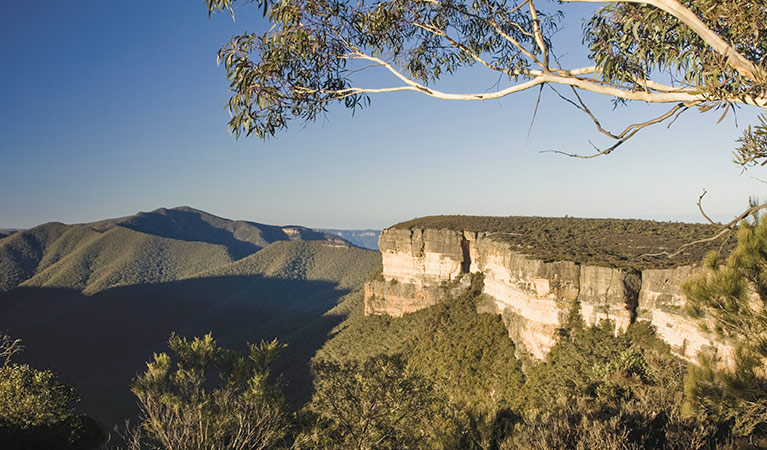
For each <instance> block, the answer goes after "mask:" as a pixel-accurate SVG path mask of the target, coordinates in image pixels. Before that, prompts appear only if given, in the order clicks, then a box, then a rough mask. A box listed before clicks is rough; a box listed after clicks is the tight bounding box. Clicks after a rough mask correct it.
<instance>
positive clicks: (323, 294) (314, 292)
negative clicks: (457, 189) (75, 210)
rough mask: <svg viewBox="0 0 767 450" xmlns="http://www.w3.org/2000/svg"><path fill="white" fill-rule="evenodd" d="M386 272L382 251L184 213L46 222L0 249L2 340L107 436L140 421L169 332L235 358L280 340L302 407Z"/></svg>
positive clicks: (294, 396) (300, 231)
mask: <svg viewBox="0 0 767 450" xmlns="http://www.w3.org/2000/svg"><path fill="white" fill-rule="evenodd" d="M291 230H292V231H291ZM304 238H306V239H308V240H303V239H304ZM195 239H197V240H195ZM201 239H207V240H208V242H203V241H201ZM262 245H263V246H264V247H263V248H262V247H261V246H262ZM248 246H251V247H248ZM247 249H251V250H252V251H251V252H250V253H249V254H247V255H244V257H242V258H241V259H236V258H235V257H234V256H233V255H235V254H236V253H237V252H241V253H243V252H245V250H247ZM248 251H250V250H248ZM380 264H381V260H380V254H379V253H378V252H374V251H370V250H365V249H361V248H358V247H354V246H352V245H350V244H349V243H347V242H346V241H343V240H341V239H339V238H337V237H336V236H332V235H327V234H325V233H320V232H316V231H312V230H309V229H307V228H303V227H274V226H262V225H259V224H255V223H252V222H235V221H228V220H226V219H220V218H216V217H215V216H211V215H208V214H206V213H202V212H199V211H195V210H191V209H189V208H181V209H176V210H158V211H155V212H152V213H146V214H139V215H136V216H132V217H130V218H122V219H111V220H106V221H102V222H95V223H91V224H79V225H64V224H60V223H51V224H46V225H42V226H39V227H36V228H33V229H30V230H26V231H23V232H18V233H15V234H14V235H11V236H8V237H6V238H3V239H2V241H0V282H2V284H1V285H0V286H1V287H2V289H0V330H4V331H7V332H8V333H9V334H10V335H12V336H14V337H18V338H21V339H22V340H23V341H24V344H25V346H26V347H27V351H26V352H25V353H24V355H23V357H24V359H26V360H27V361H28V362H30V363H32V364H34V365H35V366H37V367H41V368H50V369H52V370H54V371H55V372H57V373H59V374H60V375H61V376H62V378H63V379H64V380H65V381H66V382H68V383H71V384H73V385H74V386H75V387H76V388H77V389H78V391H79V392H80V393H81V394H82V403H81V407H82V409H83V410H84V411H87V412H88V413H90V414H92V415H94V416H95V417H96V418H98V419H99V420H100V421H101V422H102V423H103V424H105V425H106V426H108V427H111V426H112V425H114V424H116V423H120V422H121V421H122V419H123V418H125V417H128V416H131V415H133V414H135V412H136V411H135V401H134V398H133V395H132V394H131V392H130V389H129V385H130V380H131V379H132V378H133V377H134V376H135V375H136V373H137V372H139V371H141V370H143V369H144V367H145V362H146V361H147V360H148V359H150V358H151V355H152V353H153V352H156V351H160V350H163V349H164V348H166V346H167V339H168V337H169V335H170V333H171V332H176V333H177V334H179V335H182V336H189V337H191V336H199V335H202V334H204V333H207V332H213V333H214V335H215V337H216V339H217V340H219V341H220V342H221V343H222V344H224V345H226V346H228V347H237V348H244V346H245V344H246V342H257V341H259V340H261V339H269V340H271V339H273V338H275V337H276V338H279V339H280V340H281V341H282V342H284V343H286V344H287V345H288V347H287V348H286V349H285V351H284V352H283V355H282V357H281V359H280V361H279V362H278V365H277V367H276V369H277V371H278V372H284V373H285V375H286V380H287V381H288V388H287V392H288V395H289V397H290V398H291V400H293V401H294V402H296V404H299V403H300V402H303V401H305V400H307V399H308V394H309V393H308V391H307V390H308V389H309V386H310V385H311V383H310V381H309V380H310V375H309V371H308V361H309V360H310V358H311V357H312V356H313V355H314V353H315V351H316V350H317V349H318V348H320V347H321V346H322V345H323V343H324V342H325V341H326V340H327V337H328V333H329V332H330V330H331V329H333V327H335V326H336V325H338V323H340V321H341V320H343V319H344V318H345V317H346V314H347V313H348V310H349V307H347V306H344V305H346V304H352V303H354V304H356V303H359V302H361V299H362V293H361V288H362V283H363V281H364V279H365V277H366V276H367V275H368V274H369V273H370V272H371V271H373V270H375V268H376V267H377V266H380Z"/></svg>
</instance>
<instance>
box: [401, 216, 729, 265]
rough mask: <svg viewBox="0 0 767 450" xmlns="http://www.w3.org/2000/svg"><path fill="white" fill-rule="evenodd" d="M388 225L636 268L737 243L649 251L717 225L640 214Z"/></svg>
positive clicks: (691, 260)
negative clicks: (470, 234) (466, 234)
mask: <svg viewBox="0 0 767 450" xmlns="http://www.w3.org/2000/svg"><path fill="white" fill-rule="evenodd" d="M391 228H396V229H413V228H433V229H449V230H457V231H474V232H485V233H488V234H489V235H490V236H489V237H490V238H492V239H495V240H498V241H501V242H505V243H508V244H510V245H511V246H512V248H513V249H515V250H519V251H520V252H522V253H525V254H528V255H531V256H534V257H536V258H540V259H542V260H544V261H573V262H576V263H579V264H592V265H598V266H610V267H617V268H622V269H636V270H643V269H656V268H657V269H660V268H669V267H676V266H683V265H693V264H698V263H699V262H700V261H701V259H702V258H703V256H704V255H705V254H706V253H707V252H709V251H710V250H719V249H720V248H721V251H722V252H723V253H726V254H727V253H729V252H730V251H731V250H732V248H733V247H734V244H735V240H734V239H732V238H730V239H729V240H727V238H726V237H723V238H720V239H717V240H715V241H712V242H706V243H701V244H697V245H694V246H691V247H688V248H687V249H685V251H684V252H682V253H680V254H679V255H677V256H675V257H673V258H669V257H667V256H666V255H659V256H648V255H655V254H658V253H662V252H668V253H672V252H674V251H675V250H677V249H678V248H679V247H681V246H682V245H684V244H687V243H690V242H693V241H695V240H698V239H702V238H708V237H710V236H713V235H714V234H715V233H716V232H717V231H718V230H719V227H717V226H716V225H710V224H695V223H682V222H656V221H653V220H639V219H583V218H575V217H519V216H510V217H492V216H429V217H421V218H417V219H413V220H409V221H406V222H401V223H398V224H396V225H394V226H392V227H391Z"/></svg>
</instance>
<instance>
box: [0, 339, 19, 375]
mask: <svg viewBox="0 0 767 450" xmlns="http://www.w3.org/2000/svg"><path fill="white" fill-rule="evenodd" d="M23 350H24V346H23V345H21V339H13V338H11V337H10V336H8V335H7V334H5V333H2V332H0V360H2V361H3V366H2V367H7V366H8V364H10V363H11V358H12V357H13V355H16V354H17V353H21V352H22V351H23Z"/></svg>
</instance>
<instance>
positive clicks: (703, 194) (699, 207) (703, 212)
mask: <svg viewBox="0 0 767 450" xmlns="http://www.w3.org/2000/svg"><path fill="white" fill-rule="evenodd" d="M706 194H708V191H706V190H705V189H703V193H702V194H700V197H698V209H699V210H700V213H701V215H702V216H703V217H704V218H705V219H706V220H707V221H708V223H710V224H711V225H716V223H714V221H713V220H711V218H710V217H708V214H706V212H705V211H703V204H702V202H703V197H705V196H706Z"/></svg>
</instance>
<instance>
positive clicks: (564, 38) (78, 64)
mask: <svg viewBox="0 0 767 450" xmlns="http://www.w3.org/2000/svg"><path fill="white" fill-rule="evenodd" d="M583 11H585V9H584V8H582V7H577V8H575V11H573V12H574V13H576V14H577V13H582V12H583ZM263 28H264V24H263V22H262V21H261V20H260V14H259V11H258V10H257V8H254V7H244V8H241V9H239V10H238V11H237V21H236V22H235V23H232V20H231V17H229V16H228V15H226V14H218V15H215V16H214V17H212V18H210V19H209V18H208V16H207V12H206V9H205V5H204V2H203V1H202V0H199V1H197V0H195V1H188V0H187V1H182V0H164V1H159V2H157V1H132V2H112V1H108V2H92V1H84V0H70V1H63V0H60V1H53V0H50V1H42V2H11V3H9V4H8V5H4V8H3V14H2V15H0V58H1V60H2V61H3V66H2V70H0V85H2V86H3V88H2V89H0V193H2V195H0V227H30V226H34V225H36V224H39V223H43V222H48V221H53V220H56V221H62V222H66V223H75V222H85V221H92V220H97V219H101V218H106V217H115V216H123V215H129V214H133V213H135V212H137V211H148V210H152V209H156V208H159V207H173V206H180V205H189V206H192V207H195V208H199V209H203V210H206V211H209V212H212V213H214V214H217V215H221V216H224V217H229V218H238V219H247V220H254V221H259V222H264V223H273V224H302V225H307V226H314V227H335V228H381V227H385V226H388V225H391V224H393V223H396V222H399V221H402V220H407V219H410V218H413V217H416V216H423V215H431V214H481V215H540V216H564V215H570V216H581V217H621V218H629V217H634V218H647V219H657V220H684V221H699V220H700V216H699V215H698V213H697V207H696V205H695V202H696V200H697V198H698V195H700V193H701V192H702V190H703V189H707V190H708V191H709V194H708V195H707V197H706V205H707V208H708V210H709V211H710V213H711V215H712V216H713V217H714V218H715V219H716V220H729V218H730V217H731V216H733V215H735V214H736V213H738V212H740V211H741V210H742V209H743V208H744V207H745V206H746V205H747V201H748V197H749V196H762V197H763V198H764V194H763V193H764V190H765V189H764V188H765V185H764V184H763V183H760V182H759V181H757V180H754V179H753V177H760V176H762V177H763V178H767V177H765V176H764V175H765V174H764V172H763V171H760V170H750V171H748V172H746V173H745V174H741V171H740V169H739V168H738V167H737V166H735V165H734V164H732V163H731V162H730V161H731V158H732V157H731V152H732V149H733V148H734V145H735V140H736V139H737V137H738V136H739V134H740V132H741V131H740V130H739V129H738V128H736V126H735V122H734V119H733V117H732V115H730V116H729V117H727V118H726V119H725V120H724V121H723V122H722V123H721V124H718V125H717V124H716V121H717V120H718V118H719V114H718V113H713V114H706V115H701V114H699V113H697V112H688V113H687V114H686V115H685V116H683V117H682V118H681V119H680V120H679V121H677V122H676V123H675V124H674V126H673V127H672V128H671V129H670V130H667V129H666V128H665V127H663V126H661V127H656V128H652V129H649V130H646V131H645V132H643V133H642V134H640V135H638V136H637V137H636V138H635V139H634V140H632V141H630V142H628V143H627V144H625V145H624V146H623V147H622V148H621V149H620V150H619V151H616V152H615V153H614V154H612V155H609V156H607V157H602V158H598V159H595V160H587V161H583V160H575V159H571V158H566V157H563V156H557V155H553V154H541V153H540V150H549V149H558V150H565V151H573V152H581V153H583V152H588V151H589V148H590V147H589V144H588V142H587V140H588V139H593V140H595V141H596V142H600V143H605V142H606V141H603V140H601V139H600V136H599V135H598V134H597V133H596V132H595V130H594V129H593V127H592V125H591V123H590V121H589V120H588V118H587V117H585V116H583V115H582V114H580V113H578V112H577V111H575V110H574V109H573V108H572V107H571V106H569V105H567V104H565V103H563V102H561V101H559V100H557V99H556V98H555V96H554V95H553V93H551V92H548V91H545V92H544V98H543V101H542V103H541V106H540V108H539V112H538V117H537V119H536V121H535V124H534V126H533V128H532V132H531V133H530V136H529V138H528V127H529V125H530V118H531V114H532V110H533V106H534V104H535V94H536V93H535V92H527V93H522V94H520V95H516V96H512V97H507V98H505V99H502V100H498V101H491V102H484V103H466V102H445V101H441V100H434V99H430V98H427V97H424V96H421V95H418V94H414V93H401V94H394V95H388V96H377V97H374V98H373V99H372V100H373V102H372V105H371V108H369V109H367V110H364V111H361V112H358V113H357V114H356V115H355V116H354V117H352V115H351V112H349V111H347V110H345V109H343V108H342V107H340V106H339V107H335V108H332V109H331V111H330V113H329V115H328V117H327V119H326V120H321V121H318V122H316V123H313V124H308V125H306V126H304V125H303V124H301V123H299V122H295V123H293V124H292V126H291V128H290V129H289V130H288V131H286V132H282V133H280V134H279V135H278V136H277V138H276V139H270V140H268V141H267V142H261V141H260V140H258V139H256V138H248V139H241V140H240V141H239V142H238V141H236V140H235V139H234V137H233V136H231V135H230V134H229V133H228V132H227V129H226V123H227V120H228V113H227V112H226V111H225V109H224V103H225V101H226V99H227V81H226V79H225V76H224V72H223V69H221V68H220V67H217V66H216V51H217V50H218V48H219V47H220V46H221V45H222V44H223V43H225V42H226V41H227V39H228V38H229V37H230V36H231V35H233V34H234V33H236V32H240V31H243V30H247V31H260V30H263ZM579 30H580V22H579V21H578V18H577V17H571V19H570V20H569V21H568V22H567V23H566V27H565V29H564V30H563V31H562V32H561V33H560V34H559V35H558V36H557V39H558V41H559V42H560V43H561V44H562V46H561V47H560V49H561V50H560V54H561V55H563V60H564V61H565V62H566V63H571V64H573V65H575V64H578V63H580V62H583V60H582V56H579V55H582V49H580V48H579V46H578V45H577V43H579V42H580V38H579ZM495 81H496V77H495V76H493V75H492V74H486V73H484V72H482V71H480V70H471V71H468V72H466V73H464V74H462V75H459V76H457V77H455V78H452V79H448V80H444V81H443V82H442V83H441V84H440V85H439V87H440V88H442V89H445V90H452V91H456V92H475V91H485V90H488V89H491V87H492V85H493V83H494V82H495ZM365 82H367V83H372V84H374V83H378V84H380V85H381V86H388V85H391V84H392V82H391V81H390V80H389V79H388V78H387V76H385V75H375V76H370V77H367V78H366V79H365ZM587 98H588V100H589V102H591V106H592V107H593V109H594V110H595V111H597V112H598V113H599V114H600V117H601V118H603V120H604V122H605V124H606V125H609V126H611V127H612V128H621V127H622V126H625V125H626V124H628V123H631V122H635V121H643V120H646V119H647V118H649V117H651V116H652V115H653V114H659V113H660V112H661V111H662V110H663V108H664V107H663V106H652V105H644V104H634V105H632V106H630V107H629V108H619V109H618V110H616V111H613V110H612V107H611V105H610V103H609V100H608V99H606V98H599V97H596V96H587ZM755 116H756V111H752V110H748V109H741V110H739V111H738V116H737V118H738V124H739V125H740V126H741V127H743V126H744V125H746V124H748V123H753V118H754V117H755Z"/></svg>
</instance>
